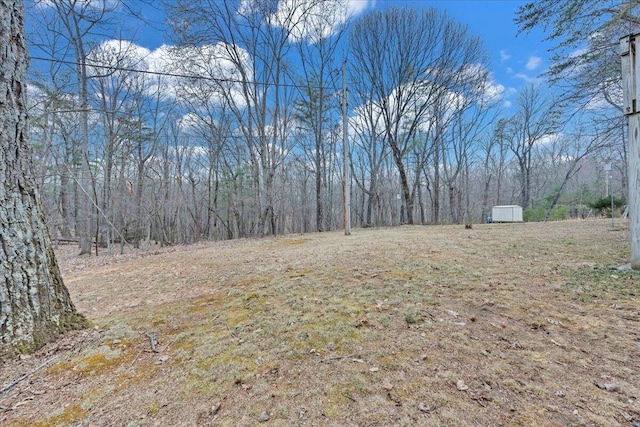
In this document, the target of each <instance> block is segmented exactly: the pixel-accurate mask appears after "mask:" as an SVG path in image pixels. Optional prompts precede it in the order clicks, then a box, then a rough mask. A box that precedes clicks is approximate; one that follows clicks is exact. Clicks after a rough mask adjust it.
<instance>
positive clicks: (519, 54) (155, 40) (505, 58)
mask: <svg viewBox="0 0 640 427" xmlns="http://www.w3.org/2000/svg"><path fill="white" fill-rule="evenodd" d="M352 1H355V2H360V3H362V4H363V5H362V9H363V10H364V12H362V13H366V11H367V10H371V9H375V8H386V7H390V6H402V5H404V6H409V7H416V8H427V7H434V8H437V9H441V10H446V11H447V12H448V13H449V14H450V15H451V16H452V17H453V18H455V19H456V20H457V21H459V22H461V23H464V24H466V25H468V26H469V28H470V29H471V32H472V33H473V34H475V35H478V36H480V37H481V38H482V40H483V42H484V43H485V47H486V49H487V53H488V55H489V58H490V63H491V64H490V65H491V68H492V71H493V73H494V79H495V82H496V83H497V84H500V85H503V86H504V88H505V92H504V95H505V101H506V106H508V105H509V100H510V99H512V98H513V97H514V95H515V94H516V93H517V91H518V89H520V88H521V87H523V86H524V85H526V84H527V83H530V82H533V81H535V79H537V78H538V77H539V76H540V74H542V73H543V72H544V71H545V70H546V69H547V68H548V66H549V62H548V56H549V55H548V52H547V49H548V47H549V44H548V43H545V42H544V41H543V40H544V34H543V33H542V32H541V31H534V32H532V33H529V34H520V35H518V34H517V33H518V27H517V26H516V24H515V23H514V17H515V13H516V11H517V9H518V7H519V6H521V5H523V4H525V3H526V1H524V0H423V1H419V0H413V1H400V0H399V1H391V0H352ZM142 12H143V14H144V15H145V16H146V17H147V18H148V21H147V25H142V26H141V27H139V29H138V30H137V31H136V34H135V36H134V38H135V40H133V41H134V42H135V43H137V44H139V45H141V46H144V47H146V48H148V49H151V50H154V49H156V48H157V47H159V46H160V45H162V44H164V43H169V42H168V40H166V39H165V34H163V31H162V28H161V25H162V24H161V22H162V21H163V19H164V17H163V15H162V13H161V11H159V10H154V8H153V7H146V8H145V9H143V10H142Z"/></svg>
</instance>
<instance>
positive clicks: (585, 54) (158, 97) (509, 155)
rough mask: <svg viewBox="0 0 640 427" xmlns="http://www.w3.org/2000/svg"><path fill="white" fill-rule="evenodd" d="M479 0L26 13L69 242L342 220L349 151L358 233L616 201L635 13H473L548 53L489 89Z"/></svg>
mask: <svg viewBox="0 0 640 427" xmlns="http://www.w3.org/2000/svg"><path fill="white" fill-rule="evenodd" d="M473 3H474V2H455V1H454V2H431V3H429V2H424V3H422V2H408V3H406V4H399V3H396V2H377V3H376V2H366V1H344V0H335V1H314V0H308V1H293V0H288V1H255V2H250V1H235V2H234V1H226V2H222V1H212V0H210V1H199V2H189V1H183V0H175V1H171V2H145V1H137V2H129V1H127V2H121V1H117V0H108V1H107V0H103V1H79V0H60V1H56V2H50V1H40V0H37V1H28V2H26V8H27V20H26V23H27V36H28V40H29V43H30V51H31V57H32V61H31V68H30V92H29V99H30V110H29V115H30V134H31V143H32V151H33V153H34V166H35V169H36V174H37V177H38V181H39V185H40V188H41V190H42V197H43V202H44V207H45V211H46V217H47V219H48V225H49V227H50V229H51V230H52V232H53V233H52V234H53V236H54V238H55V240H57V241H73V242H75V241H77V242H79V244H80V247H81V252H82V253H89V252H90V251H91V247H92V242H96V241H97V242H98V243H99V246H102V247H105V248H108V249H109V250H116V249H115V248H117V247H118V246H119V248H120V249H122V248H123V247H124V245H125V244H131V245H132V246H135V247H138V246H140V245H141V244H143V242H145V241H151V240H153V241H156V242H159V243H160V244H161V245H168V244H176V243H191V242H195V241H199V240H205V239H211V240H224V239H235V238H242V237H253V236H264V235H275V234H287V233H304V232H315V231H325V230H335V229H339V228H341V227H342V226H343V220H344V213H343V212H344V211H343V207H344V203H343V184H344V181H345V180H344V177H345V169H344V167H343V165H344V164H345V161H346V165H347V168H348V169H347V171H348V175H346V176H348V184H349V185H348V188H349V194H350V198H351V204H350V216H351V220H352V223H353V225H354V226H356V227H368V226H390V225H398V224H445V223H453V224H458V223H464V222H466V223H472V222H485V221H486V219H487V216H489V215H490V209H491V206H493V205H502V204H519V205H521V206H522V207H523V208H524V209H525V219H526V220H541V219H562V218H568V217H585V216H589V215H594V214H597V213H598V208H599V207H602V205H603V199H606V200H608V196H609V195H611V194H613V195H614V196H615V197H614V198H615V203H616V205H622V204H624V200H625V198H626V193H627V188H626V183H627V169H626V164H627V161H626V157H627V151H626V150H627V147H626V138H625V135H626V129H625V126H626V124H625V120H624V116H623V115H622V114H621V111H622V110H621V106H622V92H621V84H620V65H619V63H620V59H619V53H618V51H617V46H618V40H619V38H620V37H621V36H623V35H626V34H628V33H629V32H631V31H632V29H633V26H634V25H636V24H637V22H636V21H637V19H636V18H635V16H636V15H637V13H636V9H637V7H638V6H637V2H633V1H631V2H622V1H621V2H615V1H613V2H612V1H606V2H605V1H603V0H592V1H586V2H573V1H570V2H565V3H563V4H562V5H553V3H550V2H547V1H542V2H536V3H525V2H475V3H476V6H477V5H478V4H481V3H483V4H485V6H486V7H487V8H492V7H493V8H496V5H495V3H502V5H501V6H498V7H503V8H504V7H505V4H508V6H509V8H511V9H514V13H513V14H512V15H509V19H510V21H508V24H509V28H513V29H514V34H513V37H515V36H516V35H518V37H519V40H523V39H525V38H526V37H530V38H535V39H536V40H537V41H539V46H538V49H539V52H540V51H543V52H545V53H544V55H543V54H540V56H536V55H533V54H532V55H530V56H529V57H528V60H527V61H526V63H525V64H523V66H524V67H525V69H526V70H528V71H529V72H530V74H531V76H529V75H525V74H524V73H520V72H516V70H514V69H512V68H511V67H506V66H504V64H499V65H501V66H503V67H502V68H504V69H507V70H510V71H508V72H511V73H512V81H513V79H515V80H518V81H519V82H520V85H518V86H517V87H515V86H512V85H509V84H507V85H505V84H502V83H499V82H498V81H497V79H496V70H497V66H496V62H497V61H496V60H495V59H494V57H495V54H496V52H495V49H493V50H492V51H491V52H489V51H488V50H487V48H486V47H485V43H484V38H485V37H488V36H490V35H488V34H476V33H475V32H474V31H473V30H472V29H471V27H470V26H469V25H467V24H466V23H465V22H464V21H462V20H459V19H458V18H456V17H455V15H456V13H451V12H447V9H452V8H453V9H455V8H461V9H462V8H472V6H471V5H472V4H473ZM605 3H606V4H605ZM430 5H433V6H434V7H430ZM572 5H573V6H572ZM514 6H515V7H514ZM605 6H606V7H605ZM545 8H546V9H545ZM545 13H546V14H545ZM550 16H555V17H556V18H557V19H555V18H554V19H550ZM554 22H555V24H554ZM488 24H491V25H492V26H496V23H495V22H494V23H493V24H492V23H491V21H488ZM505 25H507V22H505ZM554 25H555V26H554ZM559 28H560V29H559ZM576 28H579V30H576ZM518 29H519V30H520V31H521V32H520V34H518ZM541 30H545V31H544V32H543V31H541ZM574 30H575V31H574ZM528 32H531V34H529V35H528V36H527V34H528ZM159 34H161V35H162V36H161V37H159V36H158V35H159ZM149 37H151V38H153V39H154V40H155V41H154V42H153V43H154V45H153V46H152V47H144V46H143V42H142V41H143V40H147V39H149ZM544 38H546V42H543V39H544ZM159 39H162V44H159V42H158V40H159ZM492 48H493V44H492ZM510 57H511V55H510V53H509V51H507V50H504V49H502V50H500V51H499V60H498V61H502V62H506V61H508V60H509V59H510ZM543 62H545V63H546V65H548V66H546V67H544V68H542V67H541V64H542V63H543ZM345 101H346V102H345ZM344 107H346V115H347V121H346V132H345V133H346V135H347V145H346V146H347V147H348V150H347V151H345V150H344V148H343V147H344V146H343V130H344V129H343V123H345V122H344V121H343V108H344ZM345 153H348V155H346V156H345ZM345 157H346V158H345Z"/></svg>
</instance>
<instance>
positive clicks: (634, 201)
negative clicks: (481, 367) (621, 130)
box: [627, 113, 640, 270]
mask: <svg viewBox="0 0 640 427" xmlns="http://www.w3.org/2000/svg"><path fill="white" fill-rule="evenodd" d="M628 119H629V124H628V127H629V150H628V153H627V158H628V161H629V165H628V172H627V173H628V176H629V185H628V189H629V197H628V207H629V229H630V230H631V268H632V269H634V270H640V194H639V191H640V113H637V114H632V115H630V116H629V117H628Z"/></svg>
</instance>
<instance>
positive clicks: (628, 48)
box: [620, 33, 640, 270]
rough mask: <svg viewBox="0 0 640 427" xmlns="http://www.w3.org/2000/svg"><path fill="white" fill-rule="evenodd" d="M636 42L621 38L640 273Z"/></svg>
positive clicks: (632, 225)
mask: <svg viewBox="0 0 640 427" xmlns="http://www.w3.org/2000/svg"><path fill="white" fill-rule="evenodd" d="M636 41H640V33H638V34H631V35H628V36H625V37H622V38H621V39H620V57H621V58H620V59H621V61H622V94H623V111H624V114H625V115H626V116H627V120H628V125H627V128H628V132H629V147H628V150H627V153H628V155H627V159H628V166H627V169H628V176H629V185H628V186H627V188H628V189H629V205H628V206H629V229H630V231H631V268H632V269H634V270H640V58H639V57H638V55H637V53H638V52H637V51H636V49H637V46H638V44H637V43H636Z"/></svg>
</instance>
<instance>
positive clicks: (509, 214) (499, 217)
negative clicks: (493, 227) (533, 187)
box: [491, 205, 522, 222]
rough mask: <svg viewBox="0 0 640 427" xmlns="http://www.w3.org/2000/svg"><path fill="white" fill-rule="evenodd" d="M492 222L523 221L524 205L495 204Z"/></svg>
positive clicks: (492, 211)
mask: <svg viewBox="0 0 640 427" xmlns="http://www.w3.org/2000/svg"><path fill="white" fill-rule="evenodd" d="M491 220H492V222H522V207H520V206H518V205H506V206H494V207H493V209H492V210H491Z"/></svg>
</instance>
